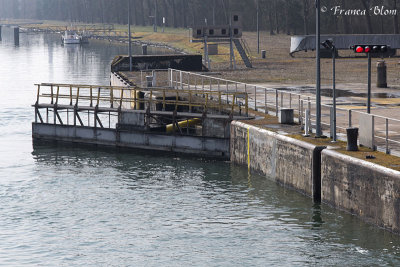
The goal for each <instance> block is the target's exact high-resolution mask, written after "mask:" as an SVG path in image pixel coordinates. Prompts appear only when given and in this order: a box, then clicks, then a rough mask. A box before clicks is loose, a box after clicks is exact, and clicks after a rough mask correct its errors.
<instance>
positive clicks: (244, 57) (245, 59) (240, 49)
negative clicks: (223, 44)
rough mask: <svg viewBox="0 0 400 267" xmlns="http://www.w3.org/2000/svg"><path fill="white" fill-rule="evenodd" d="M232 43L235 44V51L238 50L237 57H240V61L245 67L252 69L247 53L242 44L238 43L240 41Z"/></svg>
mask: <svg viewBox="0 0 400 267" xmlns="http://www.w3.org/2000/svg"><path fill="white" fill-rule="evenodd" d="M233 42H234V43H235V46H236V49H237V50H238V52H239V55H240V56H241V57H242V60H243V62H244V64H245V65H246V67H248V68H252V67H253V65H252V64H251V62H250V59H249V57H248V56H247V53H246V51H245V50H244V48H243V46H242V43H241V42H240V39H233Z"/></svg>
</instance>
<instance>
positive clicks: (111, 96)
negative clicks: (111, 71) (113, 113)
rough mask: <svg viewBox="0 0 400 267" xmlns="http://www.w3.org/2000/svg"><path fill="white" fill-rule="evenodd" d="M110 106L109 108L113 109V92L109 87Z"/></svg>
mask: <svg viewBox="0 0 400 267" xmlns="http://www.w3.org/2000/svg"><path fill="white" fill-rule="evenodd" d="M110 102H111V103H110V104H111V108H113V107H114V90H113V88H112V87H111V88H110Z"/></svg>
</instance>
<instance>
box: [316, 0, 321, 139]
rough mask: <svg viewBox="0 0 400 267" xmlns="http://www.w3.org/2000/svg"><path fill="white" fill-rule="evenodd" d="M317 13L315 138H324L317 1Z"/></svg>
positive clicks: (318, 6) (319, 6)
mask: <svg viewBox="0 0 400 267" xmlns="http://www.w3.org/2000/svg"><path fill="white" fill-rule="evenodd" d="M315 9H316V10H315V13H316V23H315V24H316V31H315V35H316V38H315V39H316V43H315V46H316V48H315V51H316V53H317V55H316V72H317V73H316V80H317V81H316V113H317V114H316V115H317V117H316V133H315V137H317V138H319V137H321V136H322V130H321V58H320V54H319V51H320V45H321V27H320V25H321V19H320V16H321V1H320V0H315Z"/></svg>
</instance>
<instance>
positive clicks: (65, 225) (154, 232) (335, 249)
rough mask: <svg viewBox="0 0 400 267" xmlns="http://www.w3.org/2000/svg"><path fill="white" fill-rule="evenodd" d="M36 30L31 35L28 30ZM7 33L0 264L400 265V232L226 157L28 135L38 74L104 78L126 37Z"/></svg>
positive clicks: (0, 127)
mask: <svg viewBox="0 0 400 267" xmlns="http://www.w3.org/2000/svg"><path fill="white" fill-rule="evenodd" d="M28 38H29V40H28ZM20 42H21V44H20V46H19V47H14V46H13V44H12V43H11V42H9V41H7V39H6V38H5V36H3V42H1V43H0V73H1V76H0V97H1V109H0V155H1V160H0V203H1V204H0V216H1V220H0V240H1V241H0V265H1V266H38V265H40V266H188V265H194V266H266V265H279V266H296V265H297V266H304V265H322V266H338V265H339V266H340V265H349V266H352V265H353V266H373V265H375V266H376V265H380V266H398V265H399V264H400V256H399V253H400V251H399V250H400V237H398V236H395V235H392V234H391V233H388V232H386V231H383V230H381V229H378V228H376V227H373V226H370V225H367V224H364V223H363V222H361V221H360V220H358V219H357V218H355V217H353V216H350V215H348V214H346V213H343V212H340V211H336V210H333V209H331V208H329V207H327V206H325V205H322V206H319V205H313V203H312V201H311V199H309V198H307V197H304V196H302V195H300V194H298V193H296V192H293V191H290V190H286V189H284V188H282V187H280V186H279V185H276V184H275V183H274V182H271V181H269V180H268V179H265V178H263V177H260V176H257V175H249V174H248V173H247V170H246V169H245V167H235V166H232V165H231V164H230V163H228V162H220V161H211V160H205V159H198V158H189V157H187V156H182V155H168V154H165V155H160V154H159V153H144V152H142V151H137V152H135V151H117V150H112V149H95V148H93V147H76V146H70V145H65V146H58V147H56V146H53V145H52V144H43V143H42V144H35V146H33V145H32V139H31V122H32V120H33V108H32V107H31V106H30V105H32V104H33V103H34V100H35V93H36V91H35V87H34V86H33V84H34V83H41V82H58V83H91V84H104V85H107V84H109V63H110V62H111V60H112V58H113V56H114V55H117V54H119V53H122V54H125V53H126V47H124V46H118V47H113V46H110V45H108V44H103V43H93V42H92V43H91V44H90V45H88V46H82V47H80V46H76V47H62V46H61V45H60V44H59V37H58V36H54V35H29V36H28V35H22V36H21V41H20Z"/></svg>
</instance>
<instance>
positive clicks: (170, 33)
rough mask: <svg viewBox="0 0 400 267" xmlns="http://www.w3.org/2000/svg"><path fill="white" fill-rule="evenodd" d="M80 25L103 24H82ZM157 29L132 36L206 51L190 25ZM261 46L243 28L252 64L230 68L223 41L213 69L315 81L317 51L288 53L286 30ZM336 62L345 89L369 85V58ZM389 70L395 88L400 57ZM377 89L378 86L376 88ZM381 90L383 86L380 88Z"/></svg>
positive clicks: (270, 79)
mask: <svg viewBox="0 0 400 267" xmlns="http://www.w3.org/2000/svg"><path fill="white" fill-rule="evenodd" d="M0 23H16V24H17V23H19V24H21V25H22V24H23V26H24V27H38V28H46V27H67V26H70V25H71V23H70V22H61V21H32V20H29V21H27V20H16V21H4V20H3V21H0ZM79 25H80V27H84V26H87V27H89V26H90V27H99V28H101V27H104V25H102V24H79V23H76V26H79ZM113 27H114V29H115V30H118V31H123V32H125V33H126V32H127V25H117V24H115V25H113ZM160 31H161V29H159V32H157V33H154V32H153V28H152V27H150V26H148V27H142V26H133V27H132V32H133V38H134V41H135V42H137V43H149V44H150V43H152V44H156V45H162V46H167V47H170V48H173V49H176V51H180V52H184V53H194V54H203V45H202V43H191V42H190V32H189V29H182V28H177V29H176V28H169V27H166V28H165V33H161V32H160ZM260 36H261V37H260V47H261V50H266V52H267V58H266V59H261V58H260V57H261V56H260V55H259V54H257V34H256V33H255V32H244V33H243V39H244V40H245V41H246V43H247V44H248V46H249V48H250V51H251V58H252V62H253V68H252V69H247V68H246V67H245V66H244V64H243V62H242V61H241V59H240V56H239V54H237V53H236V54H235V55H236V60H237V68H238V69H237V70H235V71H232V70H230V69H229V45H220V48H219V55H215V56H210V58H211V61H212V63H211V64H212V70H213V71H217V72H219V73H220V76H221V77H222V78H226V79H233V80H236V81H240V82H247V83H264V84H270V85H276V84H281V85H299V84H301V85H304V84H315V71H314V65H315V53H314V52H307V53H305V52H300V53H297V54H295V57H294V58H293V57H291V56H290V55H289V48H290V36H288V35H285V34H279V35H272V36H271V35H269V34H268V33H267V32H261V35H260ZM340 55H341V56H343V57H342V58H339V59H338V60H337V62H336V64H337V66H336V82H337V83H338V84H343V88H342V89H346V84H354V83H355V84H361V85H364V84H365V85H366V82H367V60H366V58H355V57H354V53H352V51H340ZM385 61H386V64H387V73H388V77H387V78H388V86H389V87H390V88H392V89H400V86H399V85H398V84H400V77H399V76H398V72H399V71H400V65H399V64H398V61H399V60H398V58H388V59H385ZM321 75H322V81H321V82H322V85H323V86H328V87H329V86H330V85H331V83H332V75H331V60H330V59H321ZM372 77H373V80H372V81H373V84H374V80H375V77H376V68H372ZM374 89H375V88H374ZM377 90H380V89H377Z"/></svg>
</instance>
